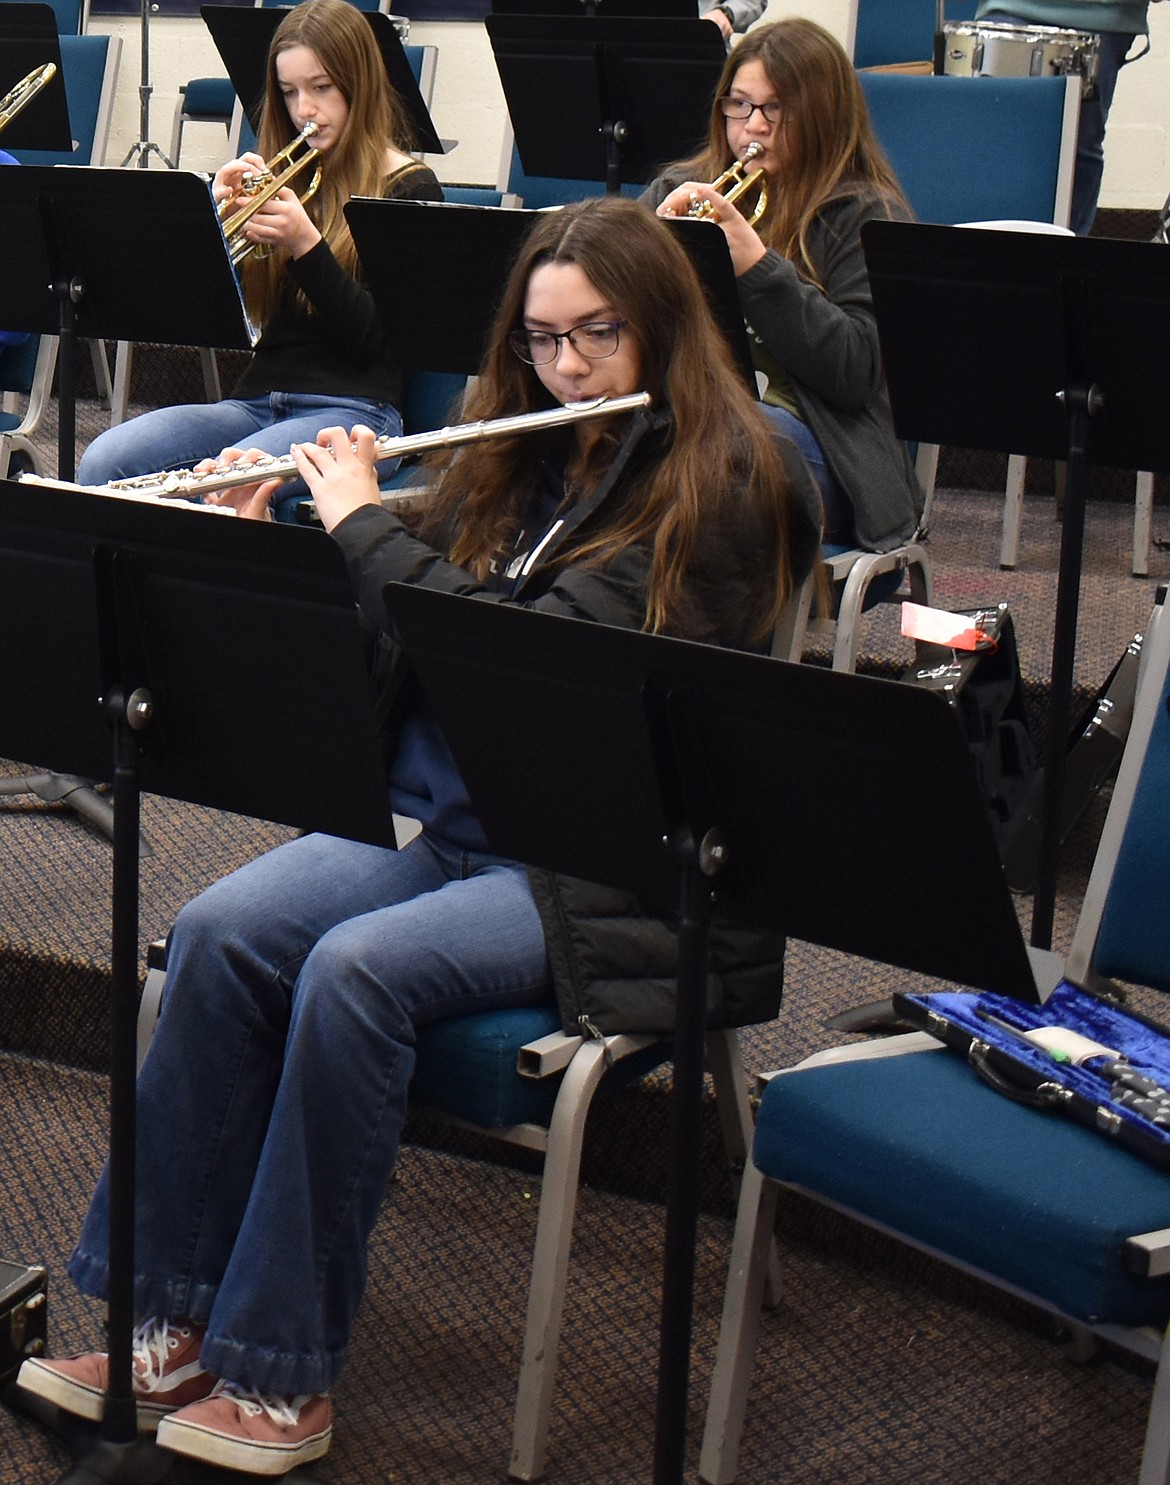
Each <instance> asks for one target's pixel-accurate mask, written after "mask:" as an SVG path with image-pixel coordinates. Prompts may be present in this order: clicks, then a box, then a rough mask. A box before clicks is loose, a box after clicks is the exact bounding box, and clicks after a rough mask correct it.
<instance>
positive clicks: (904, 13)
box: [845, 0, 977, 67]
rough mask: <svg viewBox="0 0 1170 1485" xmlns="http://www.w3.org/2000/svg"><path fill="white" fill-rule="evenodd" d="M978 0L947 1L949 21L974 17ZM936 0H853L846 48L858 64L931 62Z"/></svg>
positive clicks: (855, 63) (870, 65)
mask: <svg viewBox="0 0 1170 1485" xmlns="http://www.w3.org/2000/svg"><path fill="white" fill-rule="evenodd" d="M976 4H977V0H948V3H947V6H946V17H945V18H946V20H948V21H970V20H974V18H975V9H976ZM937 23H938V3H937V0H853V4H852V6H851V7H850V13H849V19H848V22H847V25H846V33H845V50H846V51H847V52H848V53H849V55H850V56H851V57H852V58H853V65H854V66H855V67H889V66H894V65H896V64H898V63H899V62H928V61H931V60H932V59H933V56H934V33H935V27H936V25H937Z"/></svg>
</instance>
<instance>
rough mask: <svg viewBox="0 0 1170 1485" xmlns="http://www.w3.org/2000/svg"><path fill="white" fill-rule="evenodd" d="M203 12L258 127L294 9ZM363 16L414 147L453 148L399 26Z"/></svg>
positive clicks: (429, 150) (376, 14)
mask: <svg viewBox="0 0 1170 1485" xmlns="http://www.w3.org/2000/svg"><path fill="white" fill-rule="evenodd" d="M199 14H200V15H201V16H202V17H203V20H204V23H205V24H206V26H207V29H208V30H209V31H210V32H211V39H212V41H214V42H215V47H216V50H217V51H218V52H219V54H220V56H221V57H222V58H223V63H224V66H225V67H226V68H227V73H228V77H230V78H231V82H232V87H233V88H235V90H236V96H237V97H238V98H239V100H240V102H241V103H242V104H243V106H244V112H245V114H247V116H248V121H249V122H250V123H251V125H252V127H253V129H255V128H256V127H257V126H258V124H259V122H260V111H261V109H262V108H263V105H264V77H265V70H266V68H267V65H268V48H269V46H270V45H271V43H272V37H273V33H274V32H275V30H276V28H277V26H279V25H280V23H281V21H282V20H283V19H284V17H285V16H286V15H287V14H288V11H287V9H286V8H284V7H281V6H257V7H251V6H245V7H241V6H237V5H204V6H202V7H201V9H200V11H199ZM362 14H363V15H364V16H365V18H366V20H367V21H369V23H370V27H371V29H372V30H373V33H374V39H375V40H376V41H377V43H378V50H379V51H380V52H381V53H382V61H383V62H384V64H385V66H386V76H387V77H388V78H389V79H390V86H391V87H392V88H393V89H394V91H395V93H397V95H398V97H399V100H400V101H401V103H402V106H403V109H404V110H405V112H406V117H407V119H408V121H409V123H410V127H411V131H412V133H413V135H414V148H416V149H418V150H422V151H423V152H425V153H426V154H435V155H441V154H444V153H445V152H446V148H447V147H446V145H444V143H443V141H442V140H441V139H440V138H439V136H438V134H436V132H435V126H434V123H433V122H432V120H431V115H430V112H429V111H428V109H427V106H426V104H425V103H424V102H423V96H422V94H421V93H420V92H419V90H418V83H417V82H415V79H414V73H413V72H412V71H411V68H410V63H409V62H408V61H407V60H406V53H405V52H404V51H403V50H402V39H401V38H400V36H399V35H398V32H397V30H396V29H395V26H394V22H393V21H392V20H391V19H390V17H389V16H388V15H383V14H382V12H381V11H377V10H367V11H363V12H362Z"/></svg>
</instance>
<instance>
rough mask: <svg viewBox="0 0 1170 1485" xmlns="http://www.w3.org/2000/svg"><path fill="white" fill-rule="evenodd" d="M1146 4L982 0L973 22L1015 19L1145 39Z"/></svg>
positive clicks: (1130, 0)
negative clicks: (1121, 33)
mask: <svg viewBox="0 0 1170 1485" xmlns="http://www.w3.org/2000/svg"><path fill="white" fill-rule="evenodd" d="M1148 3H1149V0H1113V3H1108V0H982V4H981V5H980V6H979V9H978V10H977V11H976V18H977V19H978V20H983V19H984V18H985V17H986V18H987V19H989V20H992V21H994V20H995V18H996V16H997V15H1013V16H1014V15H1018V16H1022V17H1023V19H1024V20H1026V21H1032V22H1034V23H1035V24H1036V25H1038V26H1064V27H1066V28H1067V29H1068V30H1070V31H1122V32H1127V33H1132V34H1133V35H1135V36H1138V35H1141V36H1144V35H1145V34H1146V33H1147V32H1148V31H1149V29H1150V28H1149V25H1148V23H1147V21H1146V10H1147V7H1148Z"/></svg>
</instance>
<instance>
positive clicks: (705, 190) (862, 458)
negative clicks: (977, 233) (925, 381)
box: [643, 19, 922, 551]
mask: <svg viewBox="0 0 1170 1485" xmlns="http://www.w3.org/2000/svg"><path fill="white" fill-rule="evenodd" d="M753 144H756V145H758V146H759V147H760V152H759V153H758V154H757V156H756V158H755V159H753V161H752V162H751V164H750V166H749V169H754V168H756V167H762V169H763V172H764V173H763V177H762V180H763V183H764V185H765V186H766V189H767V205H766V208H765V210H764V212H763V214H762V216H761V217H760V219H759V221H758V222H757V224H756V225H755V227H752V226H751V225H749V223H748V220H747V218H746V217H745V216H744V215H743V213H742V211H741V209H740V207H739V206H736V205H732V204H730V203H729V202H728V201H726V200H725V199H724V197H723V196H722V195H721V194H720V193H719V192H717V191H715V190H714V189H713V188H712V187H711V185H710V184H709V182H711V181H712V180H714V179H715V177H716V176H718V175H720V174H721V173H722V172H723V171H725V170H726V169H727V168H728V167H729V166H730V165H732V164H733V163H734V162H735V161H737V160H740V159H742V158H743V156H744V155H745V154H746V153H747V151H748V149H749V147H750V146H751V145H753ZM643 199H644V200H645V201H647V202H648V203H649V204H650V205H652V206H654V207H656V208H657V210H658V213H659V214H660V215H664V216H687V215H693V214H695V213H696V212H699V211H701V212H703V213H704V214H707V215H708V216H709V217H710V219H711V220H713V221H715V222H716V223H717V224H718V225H719V227H720V228H721V229H722V231H723V233H724V235H725V236H726V238H727V246H728V249H729V251H730V253H731V262H732V266H733V268H734V270H735V273H736V276H737V281H738V285H739V293H740V302H741V304H742V306H743V313H744V318H745V319H746V320H747V322H748V325H749V328H750V331H751V341H752V347H753V351H754V355H755V362H756V368H757V373H758V374H761V375H762V377H763V379H764V380H765V382H766V388H765V390H764V392H763V401H764V403H765V405H766V407H767V410H768V411H769V413H770V414H771V416H772V417H773V419H774V420H775V421H776V422H777V423H778V425H779V426H780V428H781V429H782V430H783V431H784V432H785V433H786V434H787V435H788V436H789V437H790V438H791V439H792V440H793V441H794V442H795V443H796V444H797V446H798V447H799V448H800V450H801V452H802V453H803V454H804V456H805V458H806V460H807V461H808V464H809V468H810V469H811V471H812V473H813V476H814V478H815V479H816V481H817V484H818V486H819V488H820V491H821V495H822V499H823V501H824V506H825V538H826V540H827V541H831V542H842V543H850V544H852V543H854V542H857V543H860V544H861V545H862V546H864V547H866V548H868V549H871V550H875V551H881V550H883V549H886V548H889V547H892V546H895V545H896V544H897V543H898V542H899V541H902V540H904V539H906V538H907V537H909V536H910V535H911V534H912V533H913V531H914V529H915V527H916V525H917V523H918V518H919V515H920V514H921V510H922V493H921V491H920V489H919V487H918V483H917V481H916V479H915V477H914V471H913V468H912V467H911V464H910V460H909V457H908V455H907V453H906V450H905V447H904V446H903V445H902V443H900V442H899V440H898V439H897V438H896V437H895V436H894V429H893V423H892V420H891V416H890V408H889V402H888V400H887V397H886V390H885V384H884V381H883V377H882V367H881V356H880V353H879V348H878V336H877V323H876V321H875V318H874V312H873V301H872V298H871V295H870V289H869V279H868V275H867V273H866V267H865V258H864V256H863V254H862V250H861V228H862V225H863V224H864V223H865V222H867V221H869V220H870V219H871V218H873V217H881V218H890V217H893V218H907V217H909V215H910V210H909V207H908V206H907V205H906V201H905V198H904V197H903V195H902V192H901V189H900V187H899V185H898V182H897V180H896V178H895V176H894V173H893V171H892V170H891V168H890V166H889V164H888V162H887V161H886V159H885V157H884V155H883V154H882V152H881V150H880V149H879V147H878V145H877V143H876V141H875V139H874V136H873V130H872V128H871V126H870V121H869V114H868V111H867V109H866V105H865V97H864V95H863V93H862V91H861V87H860V85H859V84H858V81H857V75H856V73H855V72H854V70H853V66H852V64H851V63H850V61H849V58H848V57H847V56H846V55H845V52H844V51H843V50H842V48H841V47H840V45H839V44H838V43H837V42H836V41H835V40H834V38H833V37H832V36H830V35H829V33H828V32H827V31H825V30H824V29H823V28H822V27H820V26H818V25H817V24H816V23H815V22H813V21H808V20H803V19H790V20H784V21H777V22H776V23H775V24H774V25H770V26H761V27H757V28H756V29H755V30H753V31H750V32H749V33H748V35H747V36H746V37H745V38H744V39H743V41H741V42H740V44H739V45H738V46H737V47H736V48H735V49H734V51H732V53H731V55H730V56H729V57H728V60H727V65H726V66H725V68H724V71H723V76H722V78H721V79H720V82H719V86H718V88H717V89H716V94H715V103H714V106H713V108H712V111H711V130H710V136H709V138H708V142H707V145H706V148H705V149H704V150H703V151H702V152H701V153H700V154H698V155H696V156H694V157H693V158H692V159H689V160H684V161H682V162H680V163H679V164H677V165H673V166H670V167H669V168H668V169H667V170H666V172H664V174H663V175H662V176H660V177H659V178H658V180H656V181H654V182H653V183H652V184H651V185H650V186H649V187H648V188H647V190H646V192H645V194H644V196H643ZM756 199H757V198H756V196H755V194H754V193H752V195H751V197H750V199H749V198H748V197H745V198H744V202H743V207H744V208H745V209H748V210H750V209H751V207H752V206H753V204H754V203H755V201H756Z"/></svg>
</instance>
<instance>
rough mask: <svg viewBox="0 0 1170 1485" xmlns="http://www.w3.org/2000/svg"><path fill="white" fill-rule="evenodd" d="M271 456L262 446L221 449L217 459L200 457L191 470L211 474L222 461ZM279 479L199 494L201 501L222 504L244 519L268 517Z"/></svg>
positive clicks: (257, 519) (238, 462)
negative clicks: (260, 447)
mask: <svg viewBox="0 0 1170 1485" xmlns="http://www.w3.org/2000/svg"><path fill="white" fill-rule="evenodd" d="M271 457H272V456H271V454H266V453H265V452H264V450H263V449H224V450H223V452H222V453H221V454H220V456H219V458H218V459H201V460H200V461H199V463H198V464H196V465H195V467H194V469H193V471H192V473H194V474H212V473H213V472H214V471H215V470H217V469H219V468H220V466H221V465H224V464H250V463H254V462H255V461H256V460H257V459H270V458H271ZM282 483H283V481H282V480H263V481H260V482H258V483H257V484H254V485H230V486H228V488H227V489H224V490H209V491H208V492H207V494H206V495H204V496H203V503H204V505H220V506H225V507H226V508H227V509H229V510H234V511H235V513H236V515H237V516H242V517H243V519H244V520H246V521H271V520H272V509H271V506H270V505H269V502H270V501H271V499H272V497H273V495H274V494H275V492H276V491H277V490H279V489H280V487H281V484H282Z"/></svg>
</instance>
